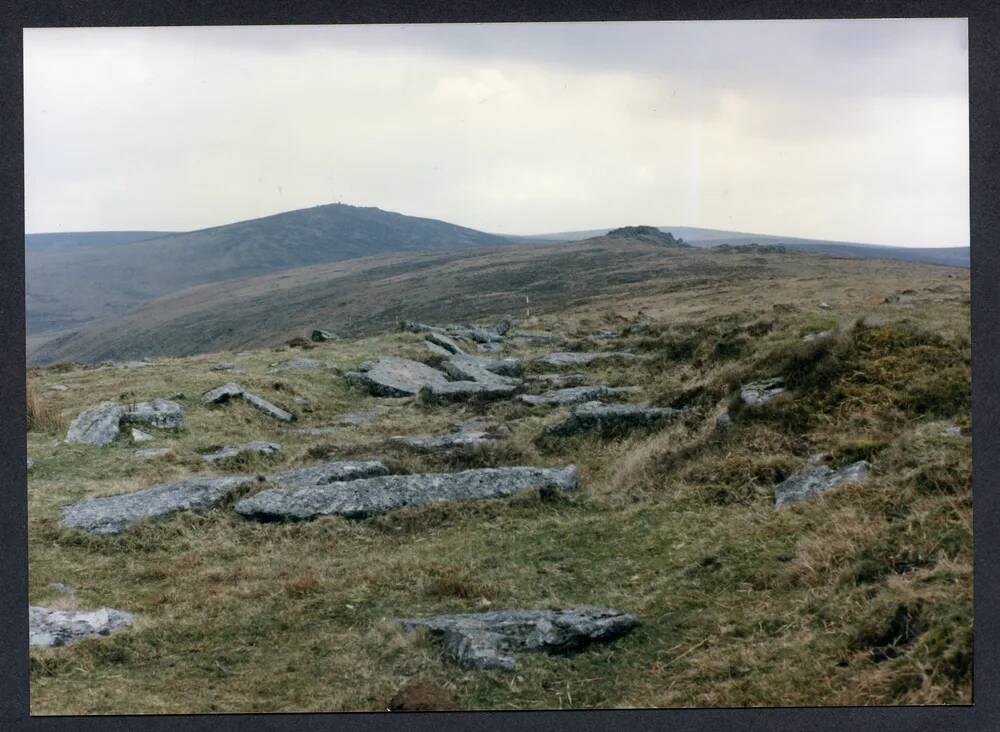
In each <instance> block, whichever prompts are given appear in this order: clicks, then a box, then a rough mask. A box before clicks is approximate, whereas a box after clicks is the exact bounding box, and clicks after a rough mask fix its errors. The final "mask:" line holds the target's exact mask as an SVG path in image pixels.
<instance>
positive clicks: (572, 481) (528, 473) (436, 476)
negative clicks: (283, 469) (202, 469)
mask: <svg viewBox="0 0 1000 732" xmlns="http://www.w3.org/2000/svg"><path fill="white" fill-rule="evenodd" d="M576 485H577V479H576V467H575V466H572V465H570V466H569V467H566V468H563V469H562V470H553V469H550V468H527V467H513V468H482V469H479V470H465V471H463V472H460V473H427V474H417V475H385V476H381V477H378V478H362V479H360V480H352V481H347V482H334V483H329V484H326V485H311V486H305V487H301V488H293V489H291V490H267V491H261V492H260V493H257V494H256V495H253V496H250V497H249V498H246V499H244V500H242V501H240V502H239V503H238V504H237V505H236V511H237V512H238V513H240V514H242V515H243V516H246V517H247V518H254V519H258V520H265V521H267V520H279V521H296V520H305V519H311V518H315V517H317V516H331V515H333V516H345V517H347V518H365V517H368V516H375V515H378V514H381V513H385V512H387V511H394V510H396V509H400V508H404V507H407V506H423V505H425V504H428V503H438V502H441V501H476V500H482V499H487V498H504V497H507V496H512V495H514V494H516V493H521V492H523V491H527V490H532V489H542V488H554V489H558V490H564V491H569V490H574V489H575V488H576Z"/></svg>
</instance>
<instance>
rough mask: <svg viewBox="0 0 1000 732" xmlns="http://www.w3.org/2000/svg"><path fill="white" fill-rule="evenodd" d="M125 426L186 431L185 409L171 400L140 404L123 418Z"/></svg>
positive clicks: (154, 400)
mask: <svg viewBox="0 0 1000 732" xmlns="http://www.w3.org/2000/svg"><path fill="white" fill-rule="evenodd" d="M122 422H123V423H125V424H144V425H148V426H150V427H158V428H159V429H161V430H180V429H184V407H182V406H181V405H180V404H178V403H177V402H175V401H171V400H170V399H153V400H152V401H149V402H139V403H138V404H136V405H134V406H132V407H131V408H130V409H129V410H128V411H126V412H125V414H124V415H123V416H122Z"/></svg>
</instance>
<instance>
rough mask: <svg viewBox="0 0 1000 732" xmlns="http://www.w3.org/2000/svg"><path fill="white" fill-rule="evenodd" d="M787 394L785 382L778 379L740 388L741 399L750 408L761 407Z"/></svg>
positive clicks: (757, 382)
mask: <svg viewBox="0 0 1000 732" xmlns="http://www.w3.org/2000/svg"><path fill="white" fill-rule="evenodd" d="M784 393H785V380H784V379H782V378H780V377H777V378H774V379H768V380H766V381H756V382H754V383H752V384H745V385H743V386H741V387H740V399H742V400H743V403H744V404H746V405H747V406H749V407H760V406H762V405H764V404H767V403H768V402H770V401H771V400H773V399H774V398H775V397H778V396H781V395H782V394H784Z"/></svg>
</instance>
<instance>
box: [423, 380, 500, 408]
mask: <svg viewBox="0 0 1000 732" xmlns="http://www.w3.org/2000/svg"><path fill="white" fill-rule="evenodd" d="M516 389H517V386H515V385H513V384H496V383H488V384H484V383H483V382H481V381H446V382H445V383H443V384H434V385H432V386H425V387H424V388H423V389H421V390H420V399H421V400H423V401H424V402H426V403H427V404H445V403H447V402H465V401H491V400H493V399H506V398H508V397H511V396H513V395H514V391H515V390H516Z"/></svg>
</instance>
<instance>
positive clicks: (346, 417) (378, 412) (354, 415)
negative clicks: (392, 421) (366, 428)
mask: <svg viewBox="0 0 1000 732" xmlns="http://www.w3.org/2000/svg"><path fill="white" fill-rule="evenodd" d="M388 412H389V407H383V406H382V405H381V404H380V405H378V406H376V407H374V408H372V409H367V410H363V411H360V412H348V413H347V414H342V415H340V416H339V417H337V420H336V422H337V424H351V425H358V424H364V423H365V422H370V421H372V420H373V419H376V418H377V417H381V416H382V415H383V414H386V413H388Z"/></svg>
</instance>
